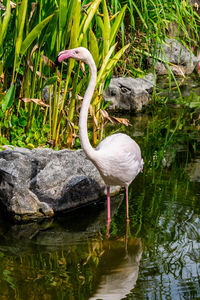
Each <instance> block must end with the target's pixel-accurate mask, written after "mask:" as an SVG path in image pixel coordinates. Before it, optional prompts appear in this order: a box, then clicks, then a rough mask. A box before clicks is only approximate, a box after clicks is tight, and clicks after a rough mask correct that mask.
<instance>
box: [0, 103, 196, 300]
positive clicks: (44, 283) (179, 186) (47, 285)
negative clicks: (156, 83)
mask: <svg viewBox="0 0 200 300" xmlns="http://www.w3.org/2000/svg"><path fill="white" fill-rule="evenodd" d="M195 113H196V112H195ZM195 113H194V114H191V111H190V110H189V109H188V108H187V107H186V108H185V107H184V108H180V107H179V108H177V107H175V108H171V107H167V106H164V107H163V106H161V108H160V111H159V115H158V114H157V113H155V115H154V113H152V114H151V115H137V116H129V119H130V122H131V124H132V125H133V126H131V127H129V128H128V129H125V128H122V130H126V131H128V134H130V135H132V136H133V137H134V139H135V140H136V141H137V142H138V143H139V144H140V146H141V149H142V155H143V158H144V161H145V167H144V171H143V173H141V174H139V175H138V176H137V178H136V179H135V180H134V182H133V183H132V185H131V187H130V189H129V207H130V223H129V224H127V223H126V211H125V199H124V192H123V191H122V192H121V193H120V194H119V195H117V196H113V197H112V201H111V211H112V222H111V225H110V236H109V237H108V235H107V226H106V206H105V201H104V200H105V199H102V200H101V201H99V202H97V203H94V204H92V205H90V206H86V207H84V208H82V209H80V210H77V211H73V212H70V213H67V214H65V215H60V216H57V217H56V218H55V219H53V220H46V221H43V222H39V223H36V222H35V223H31V224H22V225H17V224H10V223H9V221H8V220H6V219H5V217H3V216H2V217H1V219H0V299H1V300H3V299H6V300H9V299H12V300H13V299H17V300H27V299H29V300H32V299H35V300H36V299H37V300H40V299H41V300H50V299H52V300H57V299H58V300H64V299H66V300H67V299H69V300H71V299H74V300H79V299H83V300H86V299H109V300H118V299H119V300H120V299H200V286H199V284H200V263H199V262H200V251H199V249H200V222H199V212H200V151H199V149H200V147H199V146H200V135H199V131H198V129H199V127H198V126H199V124H198V122H199V119H198V117H196V115H195ZM197 115H198V112H197ZM158 116H159V117H158ZM108 130H113V128H111V129H110V128H108ZM115 130H118V128H117V129H115Z"/></svg>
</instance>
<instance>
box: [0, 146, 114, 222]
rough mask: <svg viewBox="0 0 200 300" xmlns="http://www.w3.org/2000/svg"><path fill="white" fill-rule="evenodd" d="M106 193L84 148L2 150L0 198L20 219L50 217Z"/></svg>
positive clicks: (0, 156)
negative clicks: (71, 149)
mask: <svg viewBox="0 0 200 300" xmlns="http://www.w3.org/2000/svg"><path fill="white" fill-rule="evenodd" d="M119 189H120V188H119V187H113V188H112V192H113V193H115V192H117V191H119ZM104 195H105V184H104V182H103V180H102V178H101V176H100V174H99V172H98V171H97V169H96V167H95V166H94V165H93V164H92V163H91V161H89V160H88V159H87V158H86V156H85V154H84V152H83V151H82V150H78V151H70V150H67V149H66V150H60V151H54V150H52V149H34V150H28V149H23V148H14V149H13V150H12V149H9V150H5V151H1V152H0V201H1V203H2V204H3V205H2V206H3V207H4V208H5V209H6V211H7V212H9V214H10V215H11V216H12V217H13V218H14V219H15V220H17V221H25V220H30V219H38V218H46V217H50V216H53V215H54V214H55V213H56V212H61V211H66V210H69V209H73V208H78V207H80V206H82V205H85V204H88V203H90V202H92V201H95V200H98V199H100V198H101V197H102V196H104Z"/></svg>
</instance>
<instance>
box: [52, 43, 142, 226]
mask: <svg viewBox="0 0 200 300" xmlns="http://www.w3.org/2000/svg"><path fill="white" fill-rule="evenodd" d="M67 58H73V59H75V60H78V61H79V60H81V61H83V62H84V63H86V64H88V66H89V68H90V73H91V76H90V82H89V85H88V87H87V90H86V92H85V95H84V98H83V103H82V107H81V112H80V118H79V134H80V142H81V147H82V149H83V150H84V152H85V154H86V156H87V157H88V158H89V159H90V160H91V161H92V162H93V164H94V165H95V166H96V168H97V169H98V170H99V172H100V174H101V176H102V178H103V180H104V182H105V184H106V186H107V217H108V225H109V224H110V221H111V217H110V186H111V185H119V186H124V187H125V189H126V219H127V220H129V212H128V186H129V184H130V183H131V182H132V181H133V179H134V178H135V177H136V176H137V174H138V173H139V172H141V171H142V168H143V159H142V157H141V151H140V147H139V146H138V144H137V143H136V142H135V141H134V140H133V139H131V138H130V137H129V136H128V135H126V134H122V133H117V134H113V135H111V136H108V137H106V138H105V139H104V140H103V141H102V142H101V143H100V144H99V145H98V147H97V148H95V149H94V148H92V146H91V144H90V142H89V139H88V133H87V118H88V109H89V105H90V101H91V99H92V96H93V93H94V89H95V85H96V79H97V69H96V65H95V62H94V60H93V57H92V55H91V53H90V52H89V51H88V50H87V49H86V48H83V47H79V48H75V49H70V50H64V51H62V52H60V53H59V55H58V58H57V59H58V62H62V61H63V60H65V59H67Z"/></svg>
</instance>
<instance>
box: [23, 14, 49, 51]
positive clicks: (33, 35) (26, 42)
mask: <svg viewBox="0 0 200 300" xmlns="http://www.w3.org/2000/svg"><path fill="white" fill-rule="evenodd" d="M53 16H54V14H52V15H50V16H49V17H47V18H46V19H44V20H43V21H42V22H40V23H39V24H37V25H36V26H35V27H34V28H33V30H32V31H31V32H30V33H29V34H28V35H27V37H26V38H25V40H24V41H23V43H22V45H21V49H20V54H21V55H24V54H25V52H26V51H27V49H28V48H29V47H30V46H31V44H32V43H33V41H34V40H35V39H36V38H37V36H38V35H39V34H40V32H41V31H42V29H43V28H44V27H45V26H46V25H47V24H48V23H49V22H50V20H51V19H52V18H53Z"/></svg>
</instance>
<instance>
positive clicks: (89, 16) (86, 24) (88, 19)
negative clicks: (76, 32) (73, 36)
mask: <svg viewBox="0 0 200 300" xmlns="http://www.w3.org/2000/svg"><path fill="white" fill-rule="evenodd" d="M100 2H101V0H95V1H93V2H92V4H91V6H90V7H89V9H88V10H87V14H85V16H84V18H83V20H82V22H81V25H80V31H81V30H82V34H81V35H80V37H79V44H81V41H82V39H83V36H84V34H85V33H86V31H87V29H88V27H89V25H90V23H91V21H92V19H93V17H94V15H95V13H96V11H97V8H98V7H99V4H100Z"/></svg>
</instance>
